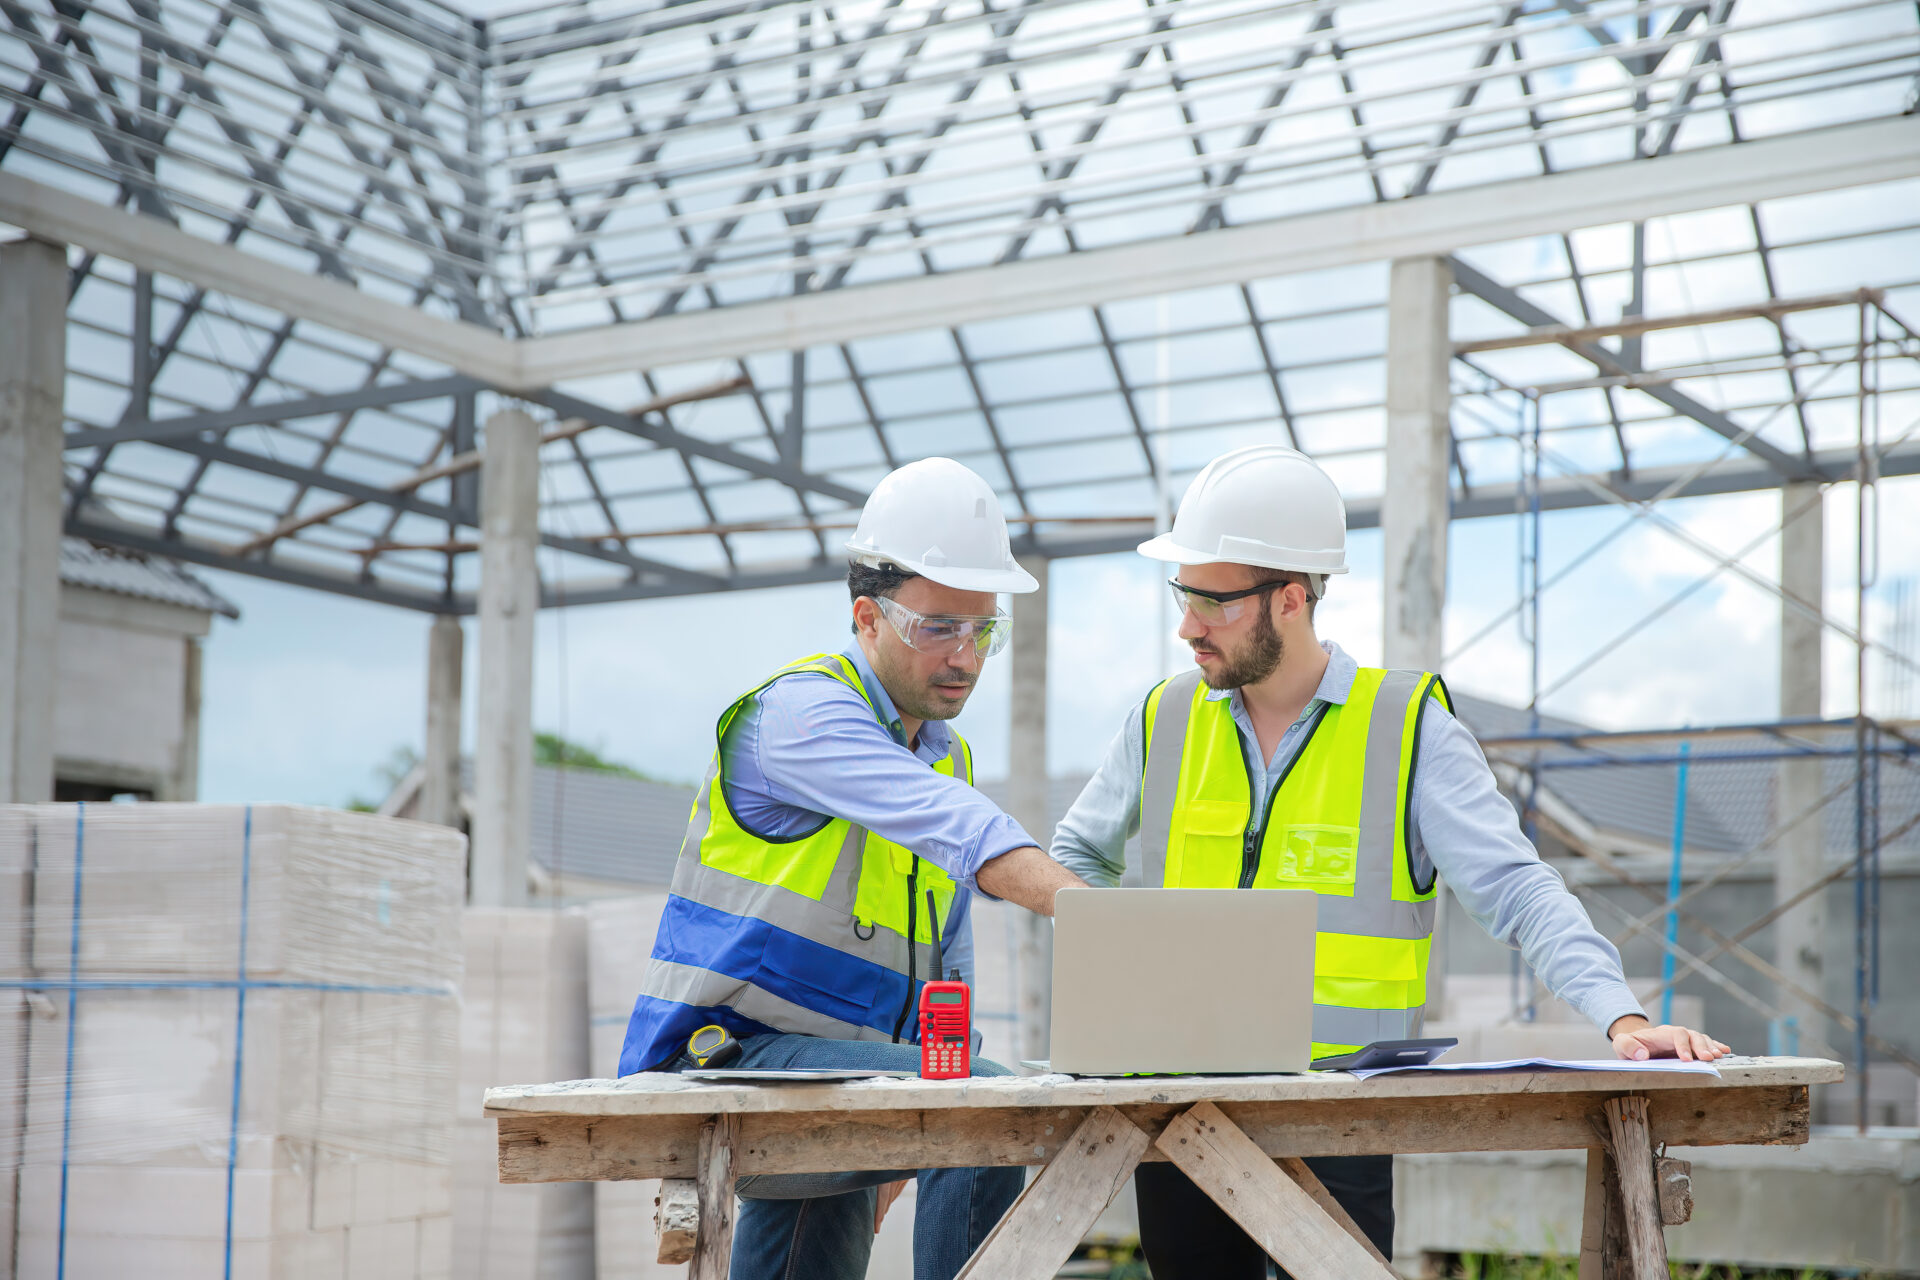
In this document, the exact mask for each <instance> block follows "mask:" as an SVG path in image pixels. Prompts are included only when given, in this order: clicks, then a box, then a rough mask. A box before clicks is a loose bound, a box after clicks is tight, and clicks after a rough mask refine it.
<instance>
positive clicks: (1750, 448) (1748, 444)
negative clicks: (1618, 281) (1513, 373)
mask: <svg viewBox="0 0 1920 1280" xmlns="http://www.w3.org/2000/svg"><path fill="white" fill-rule="evenodd" d="M1916 141H1920V138H1917V139H1916ZM1453 279H1454V283H1455V284H1457V285H1458V286H1459V287H1460V289H1461V290H1462V292H1465V293H1470V294H1472V295H1473V296H1474V297H1476V298H1479V299H1480V300H1481V301H1483V302H1485V303H1487V304H1488V305H1490V306H1493V307H1495V308H1497V309H1499V310H1500V311H1503V312H1505V313H1506V314H1507V315H1509V316H1511V317H1513V318H1514V319H1515V320H1518V321H1519V322H1520V323H1521V324H1524V325H1526V326H1527V327H1528V328H1532V329H1544V328H1557V327H1564V322H1563V321H1561V320H1560V319H1559V318H1558V317H1557V316H1555V315H1554V314H1553V313H1552V312H1550V311H1548V310H1546V309H1545V308H1543V307H1539V306H1536V305H1534V304H1533V303H1531V302H1529V301H1528V300H1527V299H1525V298H1523V297H1521V296H1520V295H1519V294H1518V293H1517V292H1515V291H1514V290H1513V289H1511V288H1509V287H1507V286H1506V285H1504V284H1501V283H1500V282H1499V281H1498V280H1495V279H1493V278H1492V277H1490V276H1488V275H1486V274H1485V273H1484V272H1481V271H1477V270H1475V269H1474V268H1473V267H1471V266H1469V265H1467V264H1466V263H1464V262H1462V261H1460V259H1458V258H1455V259H1453ZM1563 345H1565V347H1566V348H1567V350H1569V351H1571V352H1573V353H1574V354H1575V355H1577V356H1579V357H1580V358H1581V359H1582V360H1585V361H1586V362H1587V363H1589V364H1591V365H1592V366H1593V367H1594V368H1596V369H1598V370H1600V372H1602V373H1604V374H1634V373H1644V372H1646V370H1644V369H1642V368H1641V367H1640V362H1639V361H1638V360H1636V359H1634V358H1633V357H1632V356H1631V355H1629V354H1628V353H1626V352H1625V351H1617V350H1609V349H1608V348H1606V347H1603V346H1601V345H1600V344H1599V343H1597V342H1582V341H1577V340H1574V341H1568V342H1566V343H1565V344H1563ZM1634 389H1635V390H1636V391H1639V392H1640V393H1641V394H1642V395H1646V396H1650V397H1651V398H1653V399H1655V400H1658V401H1659V402H1660V403H1661V404H1664V405H1666V406H1667V407H1668V408H1669V409H1671V410H1673V411H1674V412H1675V413H1677V414H1679V415H1680V416H1681V417H1683V418H1691V419H1693V420H1694V421H1695V422H1697V423H1699V424H1700V425H1701V426H1703V427H1705V428H1706V429H1707V430H1709V431H1712V432H1714V433H1715V434H1716V435H1721V436H1725V437H1726V438H1727V439H1729V440H1736V441H1739V444H1740V447H1741V448H1742V449H1745V450H1746V451H1747V452H1748V453H1751V454H1752V455H1753V456H1754V457H1756V458H1760V459H1762V460H1764V461H1765V462H1766V463H1767V464H1768V465H1769V466H1771V467H1772V468H1773V469H1774V470H1775V471H1778V472H1779V473H1780V475H1781V476H1782V477H1783V478H1785V479H1790V480H1819V479H1829V478H1831V477H1830V476H1823V475H1822V474H1821V473H1820V472H1819V471H1817V470H1816V469H1815V468H1814V467H1813V465H1812V464H1811V463H1810V462H1808V461H1807V459H1806V458H1804V457H1802V456H1799V455H1797V454H1791V453H1788V452H1787V451H1786V450H1784V449H1780V448H1776V447H1775V446H1773V445H1771V444H1768V443H1767V442H1766V441H1765V440H1763V439H1761V438H1760V437H1759V436H1758V435H1751V436H1749V435H1746V428H1745V427H1742V426H1741V425H1740V424H1739V423H1737V422H1735V421H1734V420H1733V419H1732V418H1729V417H1728V416H1727V415H1726V414H1724V413H1721V412H1720V411H1719V410H1718V409H1713V408H1709V407H1708V406H1707V405H1704V404H1701V403H1700V402H1699V401H1698V400H1695V399H1694V398H1693V397H1692V396H1690V395H1688V394H1687V393H1686V392H1684V391H1682V390H1680V389H1679V388H1678V387H1675V386H1673V385H1672V384H1670V383H1656V384H1653V385H1650V386H1641V387H1636V388H1634ZM1742 436H1745V437H1746V438H1745V439H1742V438H1741V437H1742Z"/></svg>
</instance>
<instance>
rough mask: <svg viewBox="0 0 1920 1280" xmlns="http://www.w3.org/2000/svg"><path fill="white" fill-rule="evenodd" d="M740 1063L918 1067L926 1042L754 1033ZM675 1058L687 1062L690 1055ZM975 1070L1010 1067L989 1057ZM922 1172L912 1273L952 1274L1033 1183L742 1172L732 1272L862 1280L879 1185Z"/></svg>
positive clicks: (965, 1174)
mask: <svg viewBox="0 0 1920 1280" xmlns="http://www.w3.org/2000/svg"><path fill="white" fill-rule="evenodd" d="M740 1043H741V1048H742V1051H743V1052H742V1053H741V1055H740V1057H739V1058H737V1059H735V1060H734V1061H733V1062H732V1063H730V1064H729V1065H730V1066H735V1067H839V1068H843V1069H846V1070H876V1071H914V1072H918V1071H919V1070H920V1047H919V1046H918V1045H912V1044H886V1043H884V1042H881V1041H870V1040H823V1039H820V1038H819V1037H817V1036H798V1035H772V1036H749V1037H747V1038H746V1039H745V1040H742V1041H741V1042H740ZM675 1065H676V1066H677V1067H680V1068H683V1069H684V1068H685V1067H686V1066H688V1065H690V1064H689V1063H688V1062H687V1061H686V1060H685V1059H684V1058H683V1059H682V1060H681V1061H680V1062H679V1063H677V1064H675ZM973 1074H974V1075H976V1076H1004V1075H1011V1074H1012V1073H1011V1072H1009V1071H1008V1070H1007V1069H1006V1068H1005V1067H1003V1066H1001V1065H1000V1064H998V1063H996V1062H988V1061H987V1060H986V1059H985V1058H975V1059H974V1060H973ZM904 1178H915V1179H918V1180H919V1183H920V1186H919V1189H918V1192H917V1193H916V1194H917V1201H918V1202H917V1204H916V1205H915V1208H914V1215H913V1275H914V1280H953V1277H954V1276H955V1275H956V1274H958V1272H959V1270H960V1268H961V1267H962V1266H964V1265H965V1264H966V1261H967V1259H968V1258H970V1257H972V1256H973V1251H974V1250H975V1249H977V1248H979V1247H980V1242H981V1241H982V1240H984V1239H986V1238H987V1233H988V1232H989V1231H992V1230H993V1228H994V1224H995V1223H997V1222H999V1221H1000V1218H1001V1215H1002V1214H1004V1213H1006V1211H1007V1208H1008V1206H1010V1205H1012V1204H1013V1202H1014V1199H1015V1197H1017V1196H1018V1195H1019V1194H1020V1189H1021V1187H1023V1186H1024V1185H1025V1183H1026V1171H1025V1170H1024V1169H1020V1168H1006V1169H920V1170H913V1169H893V1170H876V1171H874V1172H871V1173H775V1174H758V1175H755V1176H752V1177H746V1178H742V1179H740V1182H739V1185H738V1186H737V1187H736V1188H735V1189H736V1190H737V1191H738V1192H739V1194H740V1200H741V1206H740V1216H739V1218H738V1219H737V1220H736V1222H735V1224H734V1230H733V1270H732V1272H731V1280H861V1277H863V1276H865V1275H866V1274H867V1258H868V1256H869V1255H870V1254H871V1253H872V1252H873V1207H874V1204H875V1199H876V1194H875V1191H874V1188H876V1187H878V1186H879V1185H880V1184H881V1183H884V1182H898V1181H900V1180H902V1179H904Z"/></svg>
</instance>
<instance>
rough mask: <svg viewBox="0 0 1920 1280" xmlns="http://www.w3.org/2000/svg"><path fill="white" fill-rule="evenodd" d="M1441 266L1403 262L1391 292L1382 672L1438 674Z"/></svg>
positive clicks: (1444, 343) (1445, 401)
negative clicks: (1391, 669)
mask: <svg viewBox="0 0 1920 1280" xmlns="http://www.w3.org/2000/svg"><path fill="white" fill-rule="evenodd" d="M1452 283H1453V272H1452V269H1451V268H1449V267H1448V265H1447V262H1446V259H1444V258H1401V259H1399V260H1397V261H1396V262H1395V263H1394V264H1393V272H1392V275H1391V277H1390V281H1389V284H1388V289H1387V450H1386V454H1387V485H1386V494H1385V497H1384V498H1383V499H1382V501H1381V504H1380V533H1381V538H1382V540H1383V543H1384V547H1383V550H1384V553H1385V554H1384V562H1383V563H1384V569H1385V572H1384V575H1383V582H1384V589H1385V592H1386V609H1385V612H1384V614H1383V615H1382V616H1383V620H1384V623H1385V628H1386V664H1387V666H1389V667H1409V668H1414V669H1418V670H1425V671H1433V670H1437V669H1438V668H1439V666H1440V654H1441V647H1440V646H1441V631H1440V622H1441V612H1442V609H1443V608H1444V606H1445V605H1446V600H1447V467H1448V462H1449V448H1448V436H1447V411H1448V407H1449V403H1450V398H1449V395H1448V390H1447V366H1448V364H1449V362H1451V361H1452V359H1453V344H1452V340H1451V339H1450V338H1449V337H1448V334H1447V290H1448V288H1449V287H1451V285H1452Z"/></svg>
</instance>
